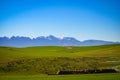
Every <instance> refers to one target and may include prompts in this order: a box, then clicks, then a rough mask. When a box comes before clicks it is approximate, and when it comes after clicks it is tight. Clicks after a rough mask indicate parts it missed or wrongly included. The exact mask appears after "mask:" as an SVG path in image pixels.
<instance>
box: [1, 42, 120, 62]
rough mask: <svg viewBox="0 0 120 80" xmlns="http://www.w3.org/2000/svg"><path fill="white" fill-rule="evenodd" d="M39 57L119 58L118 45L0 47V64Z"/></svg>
mask: <svg viewBox="0 0 120 80" xmlns="http://www.w3.org/2000/svg"><path fill="white" fill-rule="evenodd" d="M39 57H120V44H115V45H103V46H83V47H65V46H62V47H61V46H44V47H43V46H41V47H27V48H12V47H0V62H8V61H13V60H19V59H30V58H39Z"/></svg>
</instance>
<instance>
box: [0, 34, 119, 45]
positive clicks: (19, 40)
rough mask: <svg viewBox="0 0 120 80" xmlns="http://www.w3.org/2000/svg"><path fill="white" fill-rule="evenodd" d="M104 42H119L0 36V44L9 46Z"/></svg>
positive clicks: (94, 43) (71, 38)
mask: <svg viewBox="0 0 120 80" xmlns="http://www.w3.org/2000/svg"><path fill="white" fill-rule="evenodd" d="M104 44H120V42H112V41H103V40H85V41H79V40H77V39H75V38H73V37H64V38H62V39H60V38H57V37H55V36H52V35H50V36H47V37H44V36H40V37H37V38H33V39H31V38H29V37H19V36H16V37H15V36H13V37H11V38H8V37H0V46H11V47H29V46H93V45H104Z"/></svg>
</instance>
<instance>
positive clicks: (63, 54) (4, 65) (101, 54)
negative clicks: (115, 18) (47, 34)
mask: <svg viewBox="0 0 120 80" xmlns="http://www.w3.org/2000/svg"><path fill="white" fill-rule="evenodd" d="M106 68H115V69H118V71H120V44H113V45H101V46H81V47H80V46H38V47H26V48H13V47H0V75H1V74H2V75H3V74H57V73H58V72H59V71H60V70H91V69H92V70H95V69H106Z"/></svg>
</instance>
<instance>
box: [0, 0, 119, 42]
mask: <svg viewBox="0 0 120 80" xmlns="http://www.w3.org/2000/svg"><path fill="white" fill-rule="evenodd" d="M48 35H54V36H57V37H65V36H68V37H75V38H77V39H78V40H87V39H100V40H107V41H120V36H119V35H120V0H0V36H8V37H11V36H28V37H32V38H33V37H38V36H48Z"/></svg>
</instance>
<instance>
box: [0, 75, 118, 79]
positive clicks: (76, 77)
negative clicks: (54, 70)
mask: <svg viewBox="0 0 120 80" xmlns="http://www.w3.org/2000/svg"><path fill="white" fill-rule="evenodd" d="M0 80H120V73H107V74H81V75H16V76H15V75H13V76H12V75H11V76H10V75H9V76H0Z"/></svg>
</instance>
